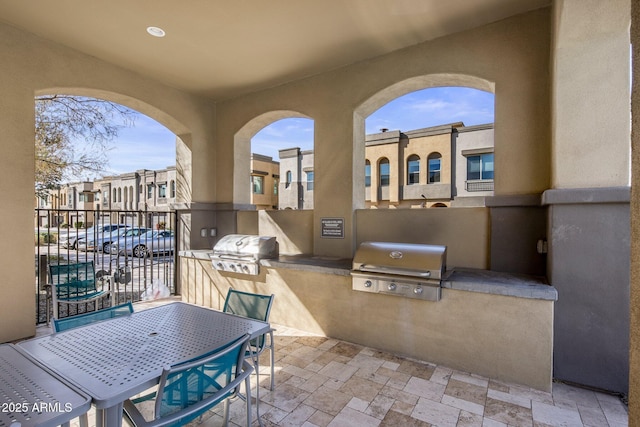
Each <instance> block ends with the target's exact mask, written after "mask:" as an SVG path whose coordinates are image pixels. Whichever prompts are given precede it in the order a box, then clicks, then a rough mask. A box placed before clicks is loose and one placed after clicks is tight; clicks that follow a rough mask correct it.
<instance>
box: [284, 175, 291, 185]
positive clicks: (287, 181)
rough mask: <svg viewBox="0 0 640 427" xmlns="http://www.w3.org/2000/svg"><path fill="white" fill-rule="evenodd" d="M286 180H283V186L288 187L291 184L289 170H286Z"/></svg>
mask: <svg viewBox="0 0 640 427" xmlns="http://www.w3.org/2000/svg"><path fill="white" fill-rule="evenodd" d="M286 176H287V178H286V179H287V180H286V181H285V184H284V188H289V186H290V185H291V171H287V175H286Z"/></svg>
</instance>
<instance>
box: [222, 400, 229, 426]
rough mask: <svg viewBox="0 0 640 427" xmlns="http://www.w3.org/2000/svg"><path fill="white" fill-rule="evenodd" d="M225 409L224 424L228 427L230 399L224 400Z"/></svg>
mask: <svg viewBox="0 0 640 427" xmlns="http://www.w3.org/2000/svg"><path fill="white" fill-rule="evenodd" d="M223 408H224V413H223V417H224V424H223V425H224V426H225V427H227V426H228V425H229V399H228V398H227V399H225V400H224V404H223Z"/></svg>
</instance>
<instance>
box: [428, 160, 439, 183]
mask: <svg viewBox="0 0 640 427" xmlns="http://www.w3.org/2000/svg"><path fill="white" fill-rule="evenodd" d="M441 160H442V156H441V155H440V153H432V154H429V164H428V169H427V170H428V175H429V182H428V184H435V183H438V182H440V167H441Z"/></svg>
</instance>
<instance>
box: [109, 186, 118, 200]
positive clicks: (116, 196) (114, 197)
mask: <svg viewBox="0 0 640 427" xmlns="http://www.w3.org/2000/svg"><path fill="white" fill-rule="evenodd" d="M111 200H113V203H115V202H117V201H118V190H116V189H115V188H114V189H113V198H112V199H111Z"/></svg>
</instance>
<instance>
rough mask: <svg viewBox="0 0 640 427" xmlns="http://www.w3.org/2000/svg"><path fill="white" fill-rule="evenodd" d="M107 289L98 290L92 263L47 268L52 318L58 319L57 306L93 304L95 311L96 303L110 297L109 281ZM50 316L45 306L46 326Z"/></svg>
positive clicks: (108, 281)
mask: <svg viewBox="0 0 640 427" xmlns="http://www.w3.org/2000/svg"><path fill="white" fill-rule="evenodd" d="M106 282H107V283H108V288H107V289H106V290H105V289H104V281H102V283H103V286H102V288H101V289H98V287H97V285H96V274H95V269H94V267H93V261H87V262H79V263H74V264H58V265H50V266H49V285H50V286H51V299H52V300H53V316H54V317H55V318H56V319H59V318H60V316H59V311H58V309H59V307H58V305H59V304H66V305H69V306H71V305H76V306H77V305H78V304H84V303H90V302H94V303H95V304H96V305H95V308H96V310H97V308H98V306H97V302H98V300H100V299H102V298H106V297H109V296H112V292H111V281H110V280H107V281H106ZM49 320H50V316H49V310H48V305H47V324H48V323H49Z"/></svg>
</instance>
